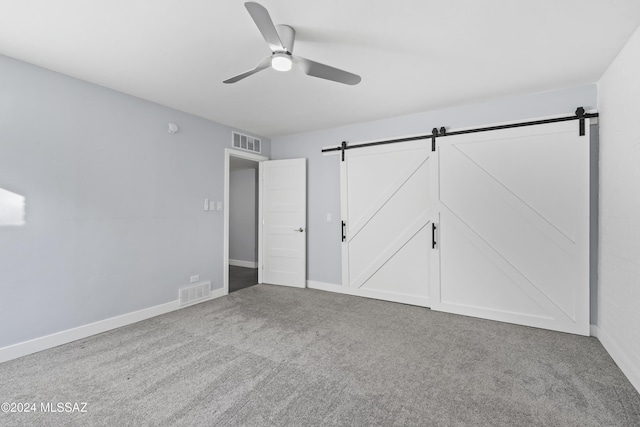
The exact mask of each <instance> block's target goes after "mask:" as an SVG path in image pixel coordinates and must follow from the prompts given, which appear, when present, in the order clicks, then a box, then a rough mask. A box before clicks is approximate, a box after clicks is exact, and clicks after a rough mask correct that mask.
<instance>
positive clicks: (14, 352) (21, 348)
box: [0, 288, 225, 363]
mask: <svg viewBox="0 0 640 427" xmlns="http://www.w3.org/2000/svg"><path fill="white" fill-rule="evenodd" d="M224 295H225V292H224V288H220V289H214V290H212V291H211V296H210V297H209V298H207V299H205V300H202V301H199V302H198V303H202V302H206V301H211V300H212V299H216V298H220V297H221V296H224ZM192 305H193V304H192ZM186 307H189V305H187V306H180V301H179V300H175V301H171V302H168V303H165V304H160V305H156V306H153V307H149V308H144V309H142V310H138V311H134V312H131V313H126V314H122V315H120V316H115V317H111V318H109V319H104V320H99V321H97V322H93V323H89V324H87V325H82V326H78V327H77V328H72V329H67V330H66V331H61V332H56V333H54V334H51V335H46V336H44V337H39V338H34V339H32V340H29V341H24V342H21V343H17V344H13V345H9V346H7V347H2V348H0V363H2V362H6V361H8V360H12V359H17V358H18V357H22V356H26V355H28V354H32V353H37V352H39V351H42V350H47V349H49V348H53V347H57V346H59V345H62V344H67V343H70V342H72V341H77V340H79V339H82V338H86V337H90V336H91V335H96V334H100V333H102V332H107V331H110V330H112V329H116V328H121V327H123V326H127V325H130V324H132V323H136V322H140V321H141V320H146V319H149V318H151V317H156V316H159V315H161V314H165V313H169V312H172V311H175V310H179V309H181V308H186Z"/></svg>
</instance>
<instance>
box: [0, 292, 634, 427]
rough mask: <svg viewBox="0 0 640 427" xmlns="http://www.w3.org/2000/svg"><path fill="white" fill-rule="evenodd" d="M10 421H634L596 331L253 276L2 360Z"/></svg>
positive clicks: (4, 420) (630, 402)
mask: <svg viewBox="0 0 640 427" xmlns="http://www.w3.org/2000/svg"><path fill="white" fill-rule="evenodd" d="M0 400H1V401H7V402H36V403H38V405H39V404H40V402H52V403H53V404H54V405H55V404H56V403H58V402H62V403H64V402H70V403H74V402H87V406H86V412H85V413H77V412H76V413H64V412H63V413H42V412H39V411H38V412H35V413H15V414H7V413H1V412H0V425H3V426H8V425H10V426H21V425H24V426H38V425H51V426H56V425H64V426H88V425H103V426H125V425H135V426H138V425H181V426H182V425H184V426H200V425H201V426H320V425H323V426H325V425H345V426H394V425H395V426H409V425H416V426H580V427H588V426H638V425H640V396H639V395H638V393H637V392H636V391H635V390H634V389H633V387H632V386H631V384H630V383H629V382H628V381H627V379H626V378H625V377H624V375H623V374H622V373H621V371H620V370H619V369H618V368H617V367H616V365H615V364H614V363H613V361H612V360H611V358H610V357H609V356H608V354H607V353H606V351H605V350H604V349H603V347H602V346H601V345H600V343H599V342H598V341H597V340H596V339H594V338H588V337H578V336H572V335H567V334H562V333H556V332H549V331H544V330H539V329H533V328H527V327H521V326H514V325H509V324H504V323H499V322H492V321H485V320H479V319H473V318H469V317H463V316H456V315H451V314H445V313H437V312H432V311H430V310H427V309H423V308H418V307H412V306H407V305H402V304H394V303H388V302H382V301H376V300H370V299H365V298H358V297H352V296H347V295H338V294H333V293H328V292H321V291H314V290H309V289H292V288H285V287H277V286H269V285H257V286H252V287H249V288H246V289H243V290H240V291H238V292H235V293H233V294H231V295H229V296H227V297H223V298H219V299H217V300H214V301H210V302H206V303H202V304H198V305H195V306H192V307H189V308H186V309H183V310H179V311H176V312H172V313H169V314H166V315H163V316H158V317H156V318H153V319H149V320H146V321H143V322H140V323H137V324H134V325H130V326H127V327H124V328H120V329H117V330H114V331H110V332H106V333H103V334H100V335H96V336H93V337H89V338H86V339H83V340H80V341H76V342H73V343H70V344H67V345H64V346H60V347H57V348H54V349H50V350H47V351H43V352H40V353H37V354H34V355H30V356H26V357H23V358H20V359H16V360H13V361H9V362H6V363H3V364H0Z"/></svg>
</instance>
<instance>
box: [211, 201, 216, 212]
mask: <svg viewBox="0 0 640 427" xmlns="http://www.w3.org/2000/svg"><path fill="white" fill-rule="evenodd" d="M215 205H216V202H215V201H213V200H209V210H210V211H215V210H216V206H215Z"/></svg>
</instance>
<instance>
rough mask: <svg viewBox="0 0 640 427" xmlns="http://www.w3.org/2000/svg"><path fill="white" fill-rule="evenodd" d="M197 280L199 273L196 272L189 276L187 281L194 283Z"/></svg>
mask: <svg viewBox="0 0 640 427" xmlns="http://www.w3.org/2000/svg"><path fill="white" fill-rule="evenodd" d="M199 280H200V275H199V274H196V275H194V276H191V277H189V283H196V282H197V281H199Z"/></svg>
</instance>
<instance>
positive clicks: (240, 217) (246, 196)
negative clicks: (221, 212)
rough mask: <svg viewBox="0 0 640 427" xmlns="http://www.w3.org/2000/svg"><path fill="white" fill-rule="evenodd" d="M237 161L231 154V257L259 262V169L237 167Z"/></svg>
mask: <svg viewBox="0 0 640 427" xmlns="http://www.w3.org/2000/svg"><path fill="white" fill-rule="evenodd" d="M233 160H234V158H233V157H231V167H230V169H229V259H232V260H239V261H249V262H257V261H258V243H257V237H258V234H257V230H256V224H257V223H256V221H257V218H258V212H257V209H258V203H257V197H258V194H257V178H258V171H257V169H256V168H255V167H246V166H245V167H242V166H239V167H238V166H236V167H233Z"/></svg>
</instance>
